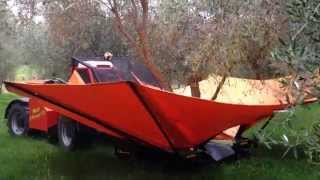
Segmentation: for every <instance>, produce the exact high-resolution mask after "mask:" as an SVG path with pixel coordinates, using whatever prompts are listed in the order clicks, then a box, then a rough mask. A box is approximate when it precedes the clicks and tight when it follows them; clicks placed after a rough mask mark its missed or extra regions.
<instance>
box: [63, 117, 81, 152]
mask: <svg viewBox="0 0 320 180" xmlns="http://www.w3.org/2000/svg"><path fill="white" fill-rule="evenodd" d="M77 135H78V131H77V124H76V122H74V121H72V120H71V119H68V118H66V117H63V116H61V117H60V118H59V121H58V139H59V144H60V146H61V147H62V148H63V149H64V150H66V151H72V150H74V149H75V148H76V145H77Z"/></svg>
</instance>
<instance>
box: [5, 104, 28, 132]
mask: <svg viewBox="0 0 320 180" xmlns="http://www.w3.org/2000/svg"><path fill="white" fill-rule="evenodd" d="M7 126H8V131H9V133H10V134H11V135H12V136H26V135H28V132H29V109H28V105H26V104H22V103H16V104H13V105H12V106H11V107H10V109H9V113H8V121H7Z"/></svg>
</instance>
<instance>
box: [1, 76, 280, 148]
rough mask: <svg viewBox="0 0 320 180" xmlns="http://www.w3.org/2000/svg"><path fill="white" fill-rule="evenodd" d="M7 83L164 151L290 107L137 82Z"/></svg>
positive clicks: (194, 143) (85, 121) (86, 120)
mask: <svg viewBox="0 0 320 180" xmlns="http://www.w3.org/2000/svg"><path fill="white" fill-rule="evenodd" d="M6 86H7V88H8V90H10V91H13V92H16V93H18V94H23V95H26V96H29V97H33V98H38V99H40V100H41V101H43V102H44V105H48V106H49V107H50V108H53V110H55V111H57V112H59V113H61V114H63V115H65V116H68V117H70V116H71V117H70V118H72V119H74V120H76V121H79V122H80V123H83V124H85V125H88V126H90V127H93V126H92V123H93V122H97V123H101V124H102V125H103V127H104V128H106V129H107V130H108V131H109V132H110V133H108V131H107V130H105V131H104V132H106V133H107V134H109V135H112V136H117V137H118V136H121V137H124V138H128V139H133V140H137V141H139V142H141V143H143V144H149V145H151V146H154V147H157V148H160V149H162V150H165V151H172V150H184V149H188V148H191V147H196V146H198V145H200V144H202V143H204V142H206V141H207V140H209V139H210V138H213V137H214V136H216V135H217V134H219V133H221V132H222V131H223V130H226V129H228V128H230V127H233V126H236V125H251V124H253V123H255V122H256V121H258V120H260V119H262V118H264V117H268V116H271V115H272V113H273V111H274V110H280V109H283V108H285V107H286V105H260V106H252V105H250V106H247V105H235V104H223V103H217V102H214V101H208V100H202V99H198V98H192V97H186V96H181V95H176V94H173V93H170V92H166V91H162V90H159V89H155V88H152V87H148V86H144V85H138V84H134V83H132V82H119V83H106V84H91V85H66V84H64V85H61V84H59V85H49V84H24V83H8V82H7V83H6ZM74 114H76V115H74ZM92 121H93V122H92ZM90 123H91V125H90ZM98 130H99V128H98Z"/></svg>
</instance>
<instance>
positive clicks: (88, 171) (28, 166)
mask: <svg viewBox="0 0 320 180" xmlns="http://www.w3.org/2000/svg"><path fill="white" fill-rule="evenodd" d="M13 97H14V96H13V95H8V94H7V95H0V116H1V118H0V119H1V121H0V180H2V179H4V180H7V179H8V180H11V179H12V180H13V179H19V180H20V179H26V180H33V179H39V180H45V179H52V180H59V179H61V180H69V179H70V180H73V179H74V180H78V179H81V180H82V179H90V180H91V179H99V180H102V179H112V180H116V179H136V180H143V179H146V180H147V179H148V180H149V179H152V180H158V179H166V180H171V179H210V180H214V179H217V180H223V179H232V180H237V179H239V180H245V179H256V180H257V179H259V180H269V179H270V180H277V179H288V180H298V179H299V180H301V179H303V180H308V179H315V180H316V179H320V167H319V166H315V165H311V164H309V163H307V161H306V159H305V158H303V157H300V159H294V158H293V157H292V156H287V157H286V158H284V159H281V155H282V153H283V151H284V149H283V148H281V147H278V148H274V149H272V150H268V149H267V148H265V147H263V146H261V147H259V148H258V149H254V150H253V153H252V155H251V156H250V157H248V158H243V159H241V160H233V161H228V162H223V163H211V164H209V165H205V166H198V167H190V166H188V167H184V164H175V166H173V165H170V161H169V162H168V161H166V160H162V159H154V158H152V157H150V158H143V159H137V160H119V159H117V158H116V157H115V156H114V155H113V150H112V147H111V146H102V145H96V146H94V147H92V149H90V150H79V151H76V152H72V153H69V152H64V151H62V150H61V149H60V148H59V147H58V146H57V145H53V144H50V143H48V141H47V140H46V139H45V138H37V139H33V138H28V137H27V138H14V137H11V136H10V135H9V134H8V133H7V127H6V122H5V120H3V111H4V108H5V107H6V104H7V103H8V101H10V99H12V98H13ZM296 115H297V118H296V119H297V123H295V124H296V128H303V127H309V126H310V124H312V122H313V121H315V120H316V119H317V118H319V115H320V107H319V105H311V106H309V108H301V109H299V110H298V111H297V113H296ZM281 118H283V117H281V116H280V117H278V118H277V120H281ZM277 120H276V121H277ZM276 128H277V124H276V123H271V124H270V126H269V127H268V129H270V130H271V129H272V130H274V129H276ZM252 131H254V130H251V132H252ZM281 133H282V132H279V134H281Z"/></svg>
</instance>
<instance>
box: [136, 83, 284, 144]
mask: <svg viewBox="0 0 320 180" xmlns="http://www.w3.org/2000/svg"><path fill="white" fill-rule="evenodd" d="M136 87H137V88H138V92H140V94H141V95H142V96H143V99H144V100H145V101H147V104H148V105H149V106H150V107H152V109H153V112H154V114H155V115H156V116H157V117H158V118H157V119H158V120H159V121H160V123H161V125H162V127H163V128H164V130H165V132H166V133H167V134H168V136H169V138H170V139H171V141H172V143H173V144H174V146H175V148H176V149H186V148H190V147H194V146H197V145H199V144H201V143H203V142H205V141H207V140H209V139H210V138H213V137H214V136H216V135H217V134H219V133H221V132H222V131H224V130H226V129H228V128H231V127H234V126H237V125H251V124H254V123H256V122H257V121H258V120H261V119H262V118H265V117H269V116H271V115H272V113H273V111H274V110H281V109H284V108H286V106H287V105H283V104H282V105H280V104H278V105H256V106H255V105H250V106H248V105H236V104H224V103H217V102H214V101H209V100H203V99H199V98H192V97H186V96H181V95H177V94H174V93H170V92H165V91H160V90H157V89H153V88H150V87H147V86H143V85H136Z"/></svg>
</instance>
